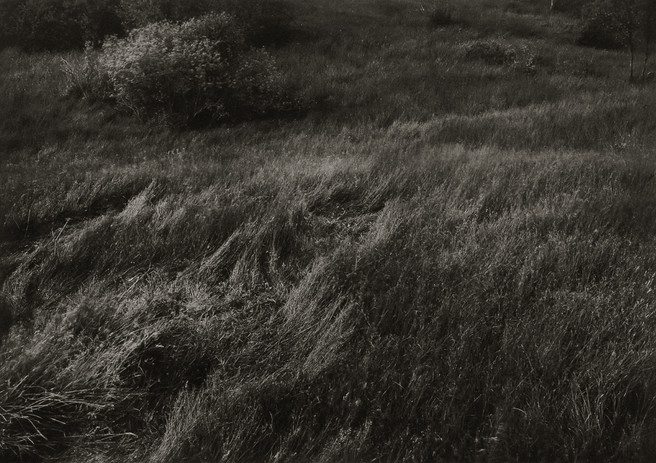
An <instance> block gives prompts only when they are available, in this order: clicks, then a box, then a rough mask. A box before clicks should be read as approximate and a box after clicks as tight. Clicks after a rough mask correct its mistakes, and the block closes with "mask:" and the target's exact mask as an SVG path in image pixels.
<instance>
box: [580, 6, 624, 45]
mask: <svg viewBox="0 0 656 463" xmlns="http://www.w3.org/2000/svg"><path fill="white" fill-rule="evenodd" d="M581 21H582V27H581V33H580V35H579V38H578V40H577V43H578V44H579V45H583V46H586V47H594V48H601V49H618V48H622V46H623V44H622V38H621V27H622V25H621V23H620V21H619V20H618V16H617V13H616V12H615V11H614V9H613V8H612V5H611V4H610V3H609V2H606V1H597V2H591V3H589V4H588V5H586V7H585V8H583V11H582V13H581Z"/></svg>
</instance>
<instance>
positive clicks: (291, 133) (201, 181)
mask: <svg viewBox="0 0 656 463" xmlns="http://www.w3.org/2000/svg"><path fill="white" fill-rule="evenodd" d="M438 7H440V5H435V3H433V2H428V1H419V0H402V1H401V0H399V1H392V0H380V1H374V0H339V1H319V0H312V1H304V2H300V1H299V2H294V3H290V4H287V6H286V8H289V11H290V15H291V19H290V22H289V23H288V24H287V25H288V29H286V30H285V34H283V35H281V36H279V37H278V39H279V40H278V39H277V40H275V41H273V42H271V43H267V44H266V47H267V49H268V51H269V53H270V54H271V55H272V56H273V57H274V58H275V59H276V61H277V63H278V66H279V68H280V70H281V73H282V74H283V77H284V79H285V82H287V83H288V85H289V87H290V88H291V89H292V90H293V92H294V94H295V95H296V97H297V98H298V101H301V102H302V105H300V106H299V109H298V110H297V111H294V112H292V113H286V114H284V115H279V116H276V117H266V118H257V119H255V120H250V121H242V122H234V123H230V124H223V125H215V126H210V127H205V128H200V129H198V128H196V129H181V128H175V127H171V126H170V125H167V124H163V123H160V122H159V121H157V120H153V119H145V120H144V119H142V118H139V117H137V116H134V115H130V114H125V113H123V112H121V111H118V110H116V109H115V108H114V107H112V106H111V105H108V104H105V103H102V102H91V103H90V102H88V101H85V100H82V99H80V98H79V97H77V96H75V95H72V94H70V93H67V92H66V88H67V86H68V85H69V80H68V79H69V77H68V76H67V73H66V65H64V64H66V63H68V65H77V64H79V63H81V62H82V60H83V55H82V53H81V52H80V51H64V52H43V51H21V50H20V49H18V48H6V49H4V50H3V51H2V52H0V63H1V64H0V151H1V152H2V155H1V157H0V285H1V292H0V328H1V333H0V343H1V344H0V384H1V385H2V386H1V387H0V460H2V461H12V460H18V461H21V460H23V461H38V460H39V459H46V460H59V461H69V462H78V461H79V462H89V461H98V462H105V461H107V462H109V461H132V460H135V461H136V460H140V461H144V460H147V461H153V462H179V461H199V462H200V461H212V462H214V461H225V462H238V461H240V462H241V461H270V462H274V461H275V462H278V461H285V462H287V461H299V462H302V461H324V462H331V461H403V462H412V461H440V460H441V459H443V460H444V461H453V460H458V459H465V460H470V461H472V460H475V459H480V460H482V461H487V460H489V461H506V460H513V459H516V460H519V461H527V460H542V459H543V460H560V461H563V460H566V461H574V460H576V461H584V460H586V459H588V460H595V461H599V459H604V460H607V459H615V460H623V461H626V460H637V459H639V458H644V459H646V460H645V461H650V460H649V458H650V455H653V453H651V452H654V451H655V449H656V440H655V437H656V436H654V429H656V423H654V418H653V417H654V416H655V415H654V406H655V405H656V395H655V394H656V377H655V376H654V375H655V371H656V370H655V369H654V365H656V363H655V362H656V338H655V337H654V336H653V333H654V332H655V329H656V315H655V313H656V312H655V311H654V304H655V302H656V299H655V298H656V296H655V294H656V293H655V289H656V283H655V277H656V252H655V251H656V240H655V239H654V235H653V230H654V226H655V225H656V180H655V176H654V174H655V172H656V165H655V158H654V152H653V150H654V146H656V145H655V143H654V142H655V141H656V131H655V129H656V118H654V114H655V109H656V93H655V92H654V87H653V85H651V84H649V83H643V84H631V83H629V82H628V81H627V67H626V65H627V61H628V54H627V53H625V52H624V51H622V50H614V51H604V50H600V49H594V48H584V47H581V46H578V45H577V44H576V42H577V37H578V36H579V30H580V24H579V22H578V20H577V19H576V17H574V16H565V15H562V14H560V13H554V14H551V15H550V14H547V12H548V5H547V2H544V4H542V3H539V2H537V1H534V2H530V1H528V0H527V1H491V0H489V1H482V0H481V1H471V2H461V3H455V4H451V6H449V8H448V9H447V10H444V9H440V10H438V11H437V13H435V11H436V8H438ZM440 8H441V7H440ZM445 11H446V13H445ZM445 18H446V19H445ZM256 46H260V45H256ZM62 59H64V60H66V62H65V63H64V62H63V61H62Z"/></svg>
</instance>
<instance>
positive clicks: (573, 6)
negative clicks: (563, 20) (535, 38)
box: [552, 0, 591, 16]
mask: <svg viewBox="0 0 656 463" xmlns="http://www.w3.org/2000/svg"><path fill="white" fill-rule="evenodd" d="M590 2H591V0H554V1H553V3H552V11H557V12H560V13H567V14H570V15H574V16H578V15H579V14H580V13H581V10H582V9H583V8H585V6H586V5H587V4H589V3H590Z"/></svg>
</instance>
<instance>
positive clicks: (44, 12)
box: [0, 0, 123, 50]
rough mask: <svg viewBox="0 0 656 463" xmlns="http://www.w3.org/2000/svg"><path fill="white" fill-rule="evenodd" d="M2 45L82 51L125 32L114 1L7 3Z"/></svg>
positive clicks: (18, 0) (3, 9)
mask: <svg viewBox="0 0 656 463" xmlns="http://www.w3.org/2000/svg"><path fill="white" fill-rule="evenodd" d="M0 13H1V14H0V28H1V29H2V30H3V32H2V33H0V34H2V36H3V37H2V42H3V43H2V45H18V46H21V47H24V48H26V49H30V50H66V49H71V48H82V46H83V45H84V43H85V42H93V43H99V42H100V41H101V40H102V39H103V38H104V37H105V36H107V35H112V34H120V33H122V31H123V26H122V24H121V20H120V18H119V16H118V14H117V4H116V2H115V1H114V0H77V1H70V0H5V1H4V2H2V5H1V6H0Z"/></svg>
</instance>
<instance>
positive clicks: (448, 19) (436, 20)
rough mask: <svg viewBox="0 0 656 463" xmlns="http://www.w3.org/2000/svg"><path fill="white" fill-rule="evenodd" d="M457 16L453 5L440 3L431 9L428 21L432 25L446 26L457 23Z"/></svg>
mask: <svg viewBox="0 0 656 463" xmlns="http://www.w3.org/2000/svg"><path fill="white" fill-rule="evenodd" d="M456 22H457V21H456V17H455V14H454V11H453V7H452V6H451V5H448V4H447V5H440V6H438V7H436V8H434V9H433V11H431V13H430V16H429V17H428V23H429V24H430V25H431V26H432V27H445V26H451V25H454V24H456Z"/></svg>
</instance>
